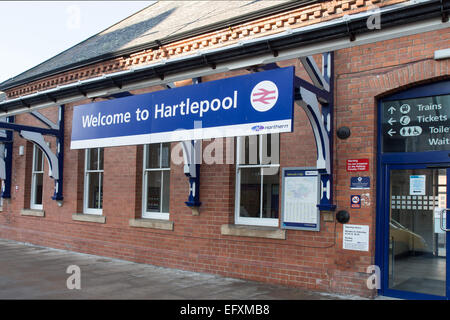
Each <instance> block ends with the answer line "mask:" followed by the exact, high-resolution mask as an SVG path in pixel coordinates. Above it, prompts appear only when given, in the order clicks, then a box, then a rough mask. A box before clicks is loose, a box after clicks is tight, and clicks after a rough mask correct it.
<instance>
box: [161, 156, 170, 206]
mask: <svg viewBox="0 0 450 320" xmlns="http://www.w3.org/2000/svg"><path fill="white" fill-rule="evenodd" d="M163 154H164V153H163ZM162 174H163V204H162V212H166V213H167V212H169V200H170V171H168V170H165V171H163V173H162Z"/></svg>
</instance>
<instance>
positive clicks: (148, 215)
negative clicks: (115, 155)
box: [142, 143, 170, 220]
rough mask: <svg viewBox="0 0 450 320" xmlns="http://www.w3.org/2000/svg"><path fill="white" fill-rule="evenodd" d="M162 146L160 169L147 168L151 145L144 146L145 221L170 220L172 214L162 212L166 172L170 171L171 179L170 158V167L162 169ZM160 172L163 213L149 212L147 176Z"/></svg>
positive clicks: (143, 201)
mask: <svg viewBox="0 0 450 320" xmlns="http://www.w3.org/2000/svg"><path fill="white" fill-rule="evenodd" d="M162 146H163V143H159V150H160V153H161V155H160V157H159V168H146V160H147V156H148V153H149V149H150V145H149V144H146V145H145V146H144V156H143V162H142V218H144V219H159V220H169V217H170V213H169V212H163V211H162V209H163V208H162V207H163V206H162V203H163V197H164V179H163V174H164V171H169V179H170V157H169V167H168V168H163V167H162V160H163V157H162ZM157 171H159V172H160V173H161V191H160V192H161V209H160V210H161V211H160V212H155V211H147V190H148V188H147V187H148V185H147V174H148V173H149V172H157ZM166 196H167V195H166ZM168 196H169V202H170V192H169V195H168Z"/></svg>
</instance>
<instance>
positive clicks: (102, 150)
mask: <svg viewBox="0 0 450 320" xmlns="http://www.w3.org/2000/svg"><path fill="white" fill-rule="evenodd" d="M98 150H99V152H100V162H99V164H98V169H99V170H103V154H104V150H105V149H103V148H99V149H98Z"/></svg>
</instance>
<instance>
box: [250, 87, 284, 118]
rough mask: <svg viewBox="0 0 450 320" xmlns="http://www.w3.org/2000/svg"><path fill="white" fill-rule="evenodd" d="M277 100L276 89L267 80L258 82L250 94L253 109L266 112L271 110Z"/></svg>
mask: <svg viewBox="0 0 450 320" xmlns="http://www.w3.org/2000/svg"><path fill="white" fill-rule="evenodd" d="M277 100H278V87H277V86H276V84H275V83H273V82H272V81H269V80H265V81H261V82H259V83H258V84H257V85H256V86H255V87H254V88H253V90H252V93H251V94H250V102H251V104H252V107H253V109H255V110H256V111H259V112H266V111H269V110H270V109H272V107H273V106H274V105H275V104H276V103H277Z"/></svg>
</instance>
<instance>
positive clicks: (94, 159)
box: [86, 148, 98, 170]
mask: <svg viewBox="0 0 450 320" xmlns="http://www.w3.org/2000/svg"><path fill="white" fill-rule="evenodd" d="M86 152H87V154H88V155H87V169H88V170H98V148H94V149H87V150H86Z"/></svg>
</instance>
